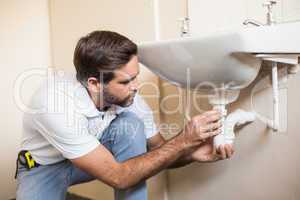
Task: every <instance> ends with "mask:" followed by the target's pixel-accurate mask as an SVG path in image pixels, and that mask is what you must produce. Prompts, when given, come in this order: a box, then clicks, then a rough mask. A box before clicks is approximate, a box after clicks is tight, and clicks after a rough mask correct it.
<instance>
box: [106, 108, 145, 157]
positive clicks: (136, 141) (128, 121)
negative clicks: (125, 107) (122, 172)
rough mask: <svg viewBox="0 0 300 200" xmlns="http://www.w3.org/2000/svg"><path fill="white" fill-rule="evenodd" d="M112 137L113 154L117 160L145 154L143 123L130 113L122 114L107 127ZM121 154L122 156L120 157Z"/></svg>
mask: <svg viewBox="0 0 300 200" xmlns="http://www.w3.org/2000/svg"><path fill="white" fill-rule="evenodd" d="M109 129H110V134H111V136H112V137H113V141H112V143H113V148H112V150H113V153H114V154H115V156H117V157H119V159H118V160H125V159H129V158H130V157H134V156H137V155H140V154H143V153H145V152H146V136H145V132H144V122H143V120H141V119H140V118H139V117H138V116H137V115H136V114H134V113H132V112H123V113H121V114H119V115H118V117H117V118H116V119H115V120H114V121H113V122H112V124H111V125H110V127H109ZM121 154H123V156H122V155H121Z"/></svg>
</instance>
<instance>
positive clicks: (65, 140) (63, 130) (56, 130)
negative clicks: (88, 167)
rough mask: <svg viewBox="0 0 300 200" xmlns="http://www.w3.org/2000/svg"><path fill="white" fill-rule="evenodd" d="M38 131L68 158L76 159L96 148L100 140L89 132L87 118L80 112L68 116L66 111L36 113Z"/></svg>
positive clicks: (35, 122) (35, 119)
mask: <svg viewBox="0 0 300 200" xmlns="http://www.w3.org/2000/svg"><path fill="white" fill-rule="evenodd" d="M33 122H34V124H35V127H36V129H37V131H39V132H40V133H41V134H42V135H43V137H45V139H46V140H47V141H48V142H49V143H50V144H51V145H53V146H54V147H55V148H56V149H57V150H58V151H59V152H60V153H61V154H62V155H63V157H65V158H67V159H75V158H78V157H81V156H83V155H86V154H88V153H89V152H91V151H92V150H94V149H95V148H96V147H97V146H98V145H99V144H100V142H99V141H98V139H97V138H96V137H95V136H93V135H91V134H89V132H88V128H87V127H88V126H87V119H86V118H85V117H84V116H80V114H78V115H75V117H74V118H68V117H66V115H65V114H64V113H44V114H35V115H34V117H33Z"/></svg>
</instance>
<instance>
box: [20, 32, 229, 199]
mask: <svg viewBox="0 0 300 200" xmlns="http://www.w3.org/2000/svg"><path fill="white" fill-rule="evenodd" d="M137 51H138V50H137V45H136V44H134V43H133V42H132V41H131V40H129V39H128V38H126V37H124V36H122V35H120V34H118V33H115V32H110V31H94V32H92V33H90V34H88V35H87V36H85V37H82V38H81V39H80V40H79V41H78V43H77V46H76V49H75V52H74V59H73V63H74V65H75V68H76V75H75V74H74V75H71V76H61V74H58V75H57V74H56V73H53V74H52V75H51V76H50V75H48V80H47V81H46V83H44V84H42V85H41V87H40V88H39V89H38V90H37V91H36V92H35V94H34V95H33V97H32V99H31V102H30V107H31V108H42V109H40V110H39V112H27V113H25V114H24V119H23V135H22V142H21V151H20V153H19V154H18V159H17V172H16V177H17V200H63V199H65V196H66V192H67V189H68V187H69V186H72V185H75V184H79V183H85V182H88V181H92V180H95V179H98V180H100V181H102V182H104V183H106V184H107V185H109V186H111V187H113V188H114V191H115V192H114V194H115V199H116V200H146V199H147V187H146V182H145V181H146V180H147V179H148V178H150V177H152V176H154V175H156V174H157V173H159V172H160V171H162V170H164V169H170V168H177V167H182V166H185V165H188V164H190V163H193V162H199V163H202V162H215V161H217V160H222V159H226V158H230V157H231V156H232V154H233V147H232V145H222V146H220V147H219V148H218V149H215V148H214V147H213V142H212V139H213V137H214V136H216V135H218V134H219V133H220V131H221V127H222V124H221V123H220V118H221V114H220V112H219V111H217V110H211V111H208V112H205V113H203V114H201V115H197V116H195V117H193V118H192V119H191V120H190V121H189V122H188V123H187V124H186V125H185V127H184V129H183V130H182V131H181V132H180V133H179V134H178V135H177V136H175V137H173V138H172V139H170V140H168V141H166V140H165V139H164V138H163V137H162V136H161V134H160V133H159V131H158V130H157V129H156V127H155V124H154V121H153V115H152V112H151V110H150V108H149V107H148V105H147V104H146V103H145V102H144V101H143V99H142V98H141V97H140V96H139V95H138V94H137V91H138V83H137V76H138V74H139V72H140V69H139V62H138V58H137Z"/></svg>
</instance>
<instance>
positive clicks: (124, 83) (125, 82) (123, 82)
mask: <svg viewBox="0 0 300 200" xmlns="http://www.w3.org/2000/svg"><path fill="white" fill-rule="evenodd" d="M120 83H121V84H122V85H127V84H129V83H130V81H122V82H120Z"/></svg>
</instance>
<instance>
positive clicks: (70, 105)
mask: <svg viewBox="0 0 300 200" xmlns="http://www.w3.org/2000/svg"><path fill="white" fill-rule="evenodd" d="M28 107H29V108H30V110H28V111H27V112H25V113H24V117H23V134H22V143H21V149H22V150H28V151H30V153H31V154H32V157H33V158H34V159H35V161H36V162H38V163H39V164H42V165H47V164H53V163H57V162H59V161H62V160H64V159H74V158H78V157H81V156H83V155H85V154H87V153H89V152H91V151H92V150H94V149H95V148H96V147H97V146H98V145H99V143H100V142H99V139H100V138H101V136H102V133H103V131H104V129H105V128H107V127H108V126H109V124H110V123H111V121H112V120H113V119H114V118H115V117H116V114H118V113H121V112H124V111H130V112H134V113H135V114H136V115H137V116H139V117H140V119H141V120H143V121H144V124H145V134H146V137H147V138H150V137H152V136H154V135H155V134H156V133H157V132H158V130H157V128H156V126H155V123H154V120H153V113H152V111H151V109H150V108H149V106H148V105H147V104H146V103H145V102H144V100H143V99H142V98H141V96H139V95H136V97H135V99H134V103H133V104H132V105H131V106H129V107H126V108H122V107H119V106H113V107H111V108H110V109H109V110H108V111H106V112H100V111H98V109H97V108H96V107H95V104H94V103H93V101H92V100H91V98H90V96H89V94H88V92H87V90H86V88H85V87H83V86H82V85H81V84H80V83H79V82H78V81H77V80H76V78H75V74H68V75H66V74H65V75H59V74H58V73H53V74H51V75H48V78H47V80H46V81H45V82H44V83H43V84H42V86H41V87H40V88H39V89H38V90H37V91H36V92H35V94H34V95H33V97H32V99H31V101H30V103H29V105H28Z"/></svg>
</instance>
